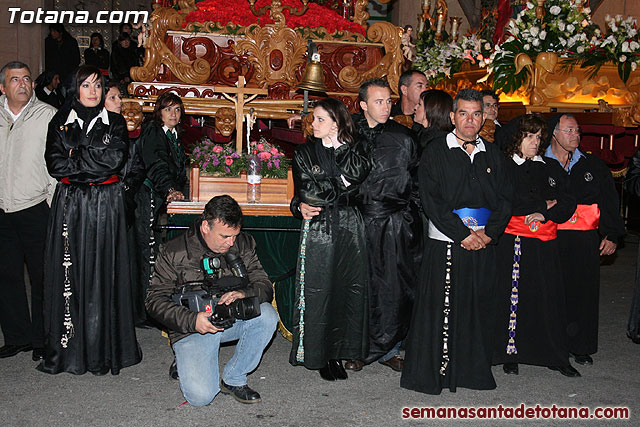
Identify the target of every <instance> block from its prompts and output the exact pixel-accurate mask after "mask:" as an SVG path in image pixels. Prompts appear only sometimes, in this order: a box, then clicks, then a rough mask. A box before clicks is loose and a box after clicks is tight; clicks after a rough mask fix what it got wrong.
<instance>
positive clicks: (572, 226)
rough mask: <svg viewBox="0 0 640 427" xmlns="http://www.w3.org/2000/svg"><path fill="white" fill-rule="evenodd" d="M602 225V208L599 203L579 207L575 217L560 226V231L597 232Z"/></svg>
mask: <svg viewBox="0 0 640 427" xmlns="http://www.w3.org/2000/svg"><path fill="white" fill-rule="evenodd" d="M598 225H600V208H599V207H598V204H597V203H594V204H592V205H578V207H577V208H576V211H575V212H574V213H573V216H572V217H571V218H570V219H569V221H567V222H563V223H562V224H558V230H577V231H587V230H595V229H597V228H598Z"/></svg>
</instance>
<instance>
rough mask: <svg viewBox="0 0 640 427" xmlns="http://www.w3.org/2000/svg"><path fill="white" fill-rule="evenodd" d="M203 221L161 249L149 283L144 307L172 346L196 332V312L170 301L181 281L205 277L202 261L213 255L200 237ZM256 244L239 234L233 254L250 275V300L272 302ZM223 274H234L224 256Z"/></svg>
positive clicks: (232, 249)
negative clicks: (164, 329)
mask: <svg viewBox="0 0 640 427" xmlns="http://www.w3.org/2000/svg"><path fill="white" fill-rule="evenodd" d="M200 223H201V220H196V221H195V222H194V224H193V225H192V226H191V228H189V230H188V231H187V232H186V233H184V234H182V235H181V236H178V237H176V238H175V239H173V240H171V241H169V242H167V243H166V244H165V245H164V246H162V248H161V249H160V253H159V254H158V258H157V260H156V264H155V273H154V275H153V277H152V279H151V282H150V283H149V289H148V290H147V299H146V301H145V306H146V308H147V312H148V313H149V314H150V315H151V317H153V318H154V319H156V320H157V321H158V322H160V323H161V324H162V325H164V326H166V327H167V328H168V329H169V340H170V341H171V345H173V344H174V343H175V342H177V341H178V340H180V339H182V338H184V337H186V336H188V335H190V334H192V333H197V332H196V329H195V328H196V317H197V313H195V312H192V311H190V310H189V309H188V308H187V307H183V306H180V305H177V304H176V303H174V302H173V300H172V299H171V295H173V294H174V292H175V287H176V285H177V283H176V282H177V281H178V279H181V280H182V281H183V282H188V281H198V280H202V279H203V277H204V274H203V272H202V269H201V267H200V261H201V260H202V258H203V257H204V256H214V255H216V254H214V252H213V251H211V249H209V248H208V247H207V246H206V244H205V243H204V240H202V236H201V235H200ZM255 249H256V242H255V240H254V239H253V237H252V236H250V235H249V234H246V233H240V234H239V235H238V237H237V238H236V241H235V244H234V245H233V246H232V247H231V249H230V251H232V252H234V253H236V254H238V255H239V256H240V257H241V258H242V261H243V262H244V265H245V266H246V268H247V272H248V274H249V286H248V288H247V289H245V290H244V292H245V294H246V296H247V297H250V296H257V297H258V298H259V300H260V303H263V302H271V299H272V298H273V287H272V285H271V281H270V280H269V277H268V276H267V273H266V272H265V271H264V269H263V268H262V264H260V260H259V259H258V256H257V255H256V250H255ZM220 262H221V268H222V271H223V275H225V276H226V275H232V273H231V270H230V269H229V267H228V265H227V263H226V260H225V258H224V257H220Z"/></svg>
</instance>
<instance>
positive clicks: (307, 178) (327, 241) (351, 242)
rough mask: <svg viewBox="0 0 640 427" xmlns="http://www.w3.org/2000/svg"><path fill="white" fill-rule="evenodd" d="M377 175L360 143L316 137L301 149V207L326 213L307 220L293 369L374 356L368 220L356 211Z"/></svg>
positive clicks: (296, 170)
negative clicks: (329, 144) (366, 183)
mask: <svg viewBox="0 0 640 427" xmlns="http://www.w3.org/2000/svg"><path fill="white" fill-rule="evenodd" d="M369 169H370V165H369V160H368V158H367V157H366V155H365V154H364V152H363V151H362V147H361V146H359V145H355V146H348V145H343V146H341V147H338V148H337V149H336V150H335V152H334V149H333V148H326V147H323V145H322V143H321V142H320V141H319V140H317V139H313V138H312V139H310V140H309V142H307V143H306V144H304V145H302V146H300V147H298V148H297V149H296V151H295V154H294V161H293V177H294V182H295V192H296V198H297V200H296V202H298V201H301V202H304V203H307V204H309V205H311V206H317V207H321V208H322V211H321V213H320V215H318V216H315V217H314V218H313V219H311V220H303V222H302V232H301V235H300V253H299V257H298V265H297V270H296V274H297V275H296V302H295V305H294V307H296V308H297V309H296V310H295V311H294V328H293V346H292V349H291V355H290V357H289V361H290V363H291V364H292V365H304V366H306V367H307V368H310V369H319V368H322V367H323V366H325V365H326V363H327V361H328V360H330V359H364V358H365V356H366V355H367V350H368V331H367V323H368V318H367V312H368V310H367V307H368V306H367V282H368V271H367V264H366V252H365V241H364V228H363V222H362V216H361V215H360V212H359V211H358V209H357V208H356V206H355V205H356V202H357V198H356V195H357V191H358V184H360V183H361V182H362V181H363V179H364V178H365V177H366V176H367V174H368V172H369ZM340 175H342V176H344V178H345V179H346V180H347V181H348V182H349V183H350V185H349V186H348V187H347V186H345V184H344V182H343V181H342V178H341V177H340Z"/></svg>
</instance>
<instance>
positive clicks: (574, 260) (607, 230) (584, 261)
mask: <svg viewBox="0 0 640 427" xmlns="http://www.w3.org/2000/svg"><path fill="white" fill-rule="evenodd" d="M549 131H550V132H553V134H552V139H551V145H549V147H548V148H547V150H546V152H545V155H546V156H547V157H551V158H553V159H555V160H557V161H558V162H559V163H560V165H561V166H562V167H563V168H564V169H565V171H566V173H567V174H568V176H569V189H570V192H571V194H572V195H573V197H574V198H575V199H576V202H577V204H578V207H577V208H576V212H575V213H574V214H573V216H572V217H571V219H569V221H567V222H565V223H562V224H559V225H558V244H559V247H560V262H561V265H562V274H563V278H564V285H565V293H566V315H567V333H568V335H569V352H570V353H571V354H572V355H573V357H574V360H575V361H576V363H578V364H580V365H591V364H592V363H593V359H592V358H591V355H592V354H594V353H595V352H596V351H598V313H599V294H600V256H603V255H611V254H613V253H614V252H615V250H616V247H617V244H618V242H619V240H620V239H621V238H622V237H623V236H624V233H625V230H624V223H623V221H622V218H621V217H620V202H619V197H618V192H617V190H616V188H615V184H614V182H613V177H612V176H611V171H610V170H609V168H608V167H607V165H606V164H605V163H604V162H603V161H602V160H600V159H599V158H597V157H596V156H593V155H591V154H588V153H582V152H581V151H580V150H579V149H578V146H579V144H580V127H579V126H578V121H577V120H576V119H575V117H573V116H571V115H569V114H564V115H556V116H554V117H552V118H551V119H550V120H549Z"/></svg>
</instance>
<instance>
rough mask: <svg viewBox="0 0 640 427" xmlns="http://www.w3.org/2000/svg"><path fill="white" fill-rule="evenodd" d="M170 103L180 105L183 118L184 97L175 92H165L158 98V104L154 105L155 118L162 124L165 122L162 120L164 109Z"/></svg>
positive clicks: (181, 117)
mask: <svg viewBox="0 0 640 427" xmlns="http://www.w3.org/2000/svg"><path fill="white" fill-rule="evenodd" d="M170 105H179V106H180V119H183V118H184V104H182V99H180V97H179V96H178V95H176V94H175V93H173V92H165V93H163V94H162V95H160V96H159V97H158V99H156V105H155V107H153V119H154V120H155V121H156V122H158V123H160V124H161V125H162V124H164V123H163V122H162V109H163V108H166V107H169V106H170Z"/></svg>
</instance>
